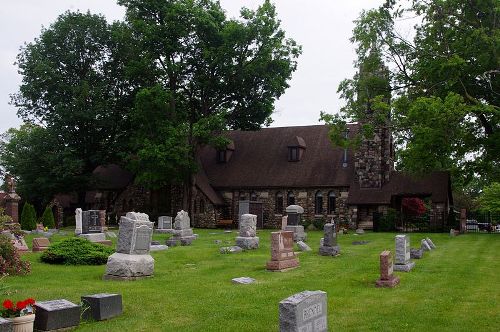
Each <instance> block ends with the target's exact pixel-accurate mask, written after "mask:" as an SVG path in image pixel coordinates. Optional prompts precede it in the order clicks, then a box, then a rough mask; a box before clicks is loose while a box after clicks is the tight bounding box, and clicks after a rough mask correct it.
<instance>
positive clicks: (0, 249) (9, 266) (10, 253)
mask: <svg viewBox="0 0 500 332" xmlns="http://www.w3.org/2000/svg"><path fill="white" fill-rule="evenodd" d="M30 269H31V265H30V263H29V262H28V261H23V260H21V257H20V255H19V253H18V252H17V250H16V248H15V247H14V244H13V243H12V241H11V239H10V238H9V237H8V236H6V235H3V234H0V275H5V274H11V275H26V274H28V273H30Z"/></svg>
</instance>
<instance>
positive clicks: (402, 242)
mask: <svg viewBox="0 0 500 332" xmlns="http://www.w3.org/2000/svg"><path fill="white" fill-rule="evenodd" d="M395 241H396V260H395V263H394V270H395V271H403V272H409V271H411V269H413V267H414V266H415V262H411V261H410V258H411V254H410V237H409V236H408V235H404V234H400V235H396V238H395Z"/></svg>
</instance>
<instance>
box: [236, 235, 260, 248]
mask: <svg viewBox="0 0 500 332" xmlns="http://www.w3.org/2000/svg"><path fill="white" fill-rule="evenodd" d="M236 245H237V246H238V247H241V248H243V249H257V248H259V237H258V236H254V237H243V236H237V237H236Z"/></svg>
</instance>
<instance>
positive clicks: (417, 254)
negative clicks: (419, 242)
mask: <svg viewBox="0 0 500 332" xmlns="http://www.w3.org/2000/svg"><path fill="white" fill-rule="evenodd" d="M422 256H424V250H423V249H422V248H420V249H414V248H411V249H410V258H412V259H420V258H422Z"/></svg>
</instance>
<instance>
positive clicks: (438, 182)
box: [347, 171, 453, 204]
mask: <svg viewBox="0 0 500 332" xmlns="http://www.w3.org/2000/svg"><path fill="white" fill-rule="evenodd" d="M392 196H403V197H404V196H406V197H408V196H417V197H430V198H431V200H432V201H433V202H438V203H443V202H446V201H448V199H449V200H450V203H451V204H453V198H452V196H451V181H450V174H449V172H433V173H431V174H429V175H426V176H423V177H422V176H420V177H417V176H412V175H408V174H405V173H403V172H397V171H395V172H392V174H391V177H390V180H389V182H388V183H386V184H384V185H383V186H382V188H381V189H365V188H360V187H359V183H358V182H357V181H353V182H352V183H351V186H350V188H349V198H348V199H347V204H390V203H391V198H392Z"/></svg>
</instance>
